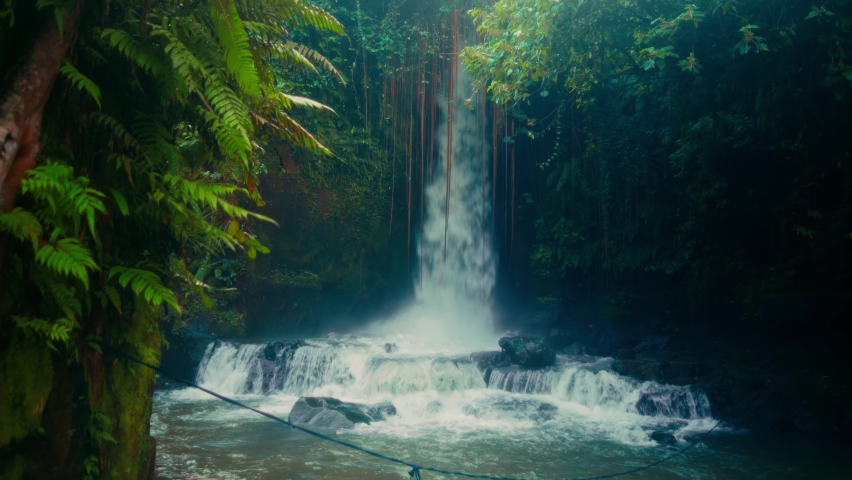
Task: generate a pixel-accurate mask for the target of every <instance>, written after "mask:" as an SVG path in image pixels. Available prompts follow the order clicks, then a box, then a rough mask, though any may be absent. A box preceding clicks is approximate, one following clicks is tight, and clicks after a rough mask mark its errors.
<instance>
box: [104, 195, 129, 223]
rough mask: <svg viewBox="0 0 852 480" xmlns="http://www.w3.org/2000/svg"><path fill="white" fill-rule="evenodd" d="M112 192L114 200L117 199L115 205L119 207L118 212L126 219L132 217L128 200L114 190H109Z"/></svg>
mask: <svg viewBox="0 0 852 480" xmlns="http://www.w3.org/2000/svg"><path fill="white" fill-rule="evenodd" d="M109 191H110V192H112V196H113V198H115V204H116V205H118V210H119V211H120V212H121V214H122V215H124V216H125V217H126V216H128V215H130V208H128V206H127V199H126V198H124V195H123V194H122V193H121V192H119V191H118V190H116V189H114V188H110V189H109Z"/></svg>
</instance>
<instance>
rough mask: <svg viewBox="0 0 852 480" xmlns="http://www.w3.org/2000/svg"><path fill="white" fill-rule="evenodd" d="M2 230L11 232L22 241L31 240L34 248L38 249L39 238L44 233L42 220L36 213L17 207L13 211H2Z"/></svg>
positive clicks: (0, 219)
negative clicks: (40, 220)
mask: <svg viewBox="0 0 852 480" xmlns="http://www.w3.org/2000/svg"><path fill="white" fill-rule="evenodd" d="M0 231H2V232H6V233H11V234H12V235H13V236H15V238H17V239H18V240H21V241H22V242H26V241H29V242H31V243H32V245H33V250H38V239H39V237H41V234H42V227H41V222H39V221H38V218H36V216H35V215H33V214H32V213H30V212H28V211H26V210H24V209H23V208H21V207H17V208H15V209H14V210H12V211H11V212H0Z"/></svg>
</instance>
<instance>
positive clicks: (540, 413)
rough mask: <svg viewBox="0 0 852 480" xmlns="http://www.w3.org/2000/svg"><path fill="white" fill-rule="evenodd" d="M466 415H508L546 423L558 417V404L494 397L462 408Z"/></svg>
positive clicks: (479, 416)
mask: <svg viewBox="0 0 852 480" xmlns="http://www.w3.org/2000/svg"><path fill="white" fill-rule="evenodd" d="M462 411H464V413H465V415H472V416H474V417H476V418H487V417H489V416H491V415H494V414H498V415H506V414H508V415H509V416H510V417H512V418H516V419H518V420H533V421H534V422H536V423H544V422H546V421H548V420H553V419H554V418H556V412H557V411H558V409H557V408H556V405H553V404H550V403H547V402H542V401H540V400H533V399H529V398H509V397H492V398H488V399H485V400H483V401H480V402H478V403H475V404H471V405H465V406H464V408H462Z"/></svg>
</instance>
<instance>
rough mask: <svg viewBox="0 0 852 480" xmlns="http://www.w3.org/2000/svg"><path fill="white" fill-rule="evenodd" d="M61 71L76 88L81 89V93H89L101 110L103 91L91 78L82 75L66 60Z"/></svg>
mask: <svg viewBox="0 0 852 480" xmlns="http://www.w3.org/2000/svg"><path fill="white" fill-rule="evenodd" d="M59 71H60V72H61V73H62V74H63V75H65V76H66V77H67V78H68V80H70V81H71V83H72V84H74V86H76V87H77V88H78V89H80V90H81V91H82V90H85V91H87V92H89V95H91V96H92V98H93V99H94V100H95V103H97V104H98V108H101V89H100V87H98V86H97V85H96V84H95V82H93V81H91V80H90V79H89V77H87V76H85V75H83V74H82V73H80V71H79V70H77V69H76V68H75V67H74V65H72V64H71V62H70V61H68V59H66V60H65V62H64V64H63V65H62V67H61V68H60V69H59Z"/></svg>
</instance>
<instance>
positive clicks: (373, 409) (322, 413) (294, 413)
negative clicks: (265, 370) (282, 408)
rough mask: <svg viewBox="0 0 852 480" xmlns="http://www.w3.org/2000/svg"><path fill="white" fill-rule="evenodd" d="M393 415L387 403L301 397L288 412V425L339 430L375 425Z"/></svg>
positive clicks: (394, 410)
mask: <svg viewBox="0 0 852 480" xmlns="http://www.w3.org/2000/svg"><path fill="white" fill-rule="evenodd" d="M393 415H396V407H394V406H393V405H391V404H390V403H381V404H377V405H363V404H360V403H350V402H342V401H340V400H338V399H336V398H330V397H302V398H300V399H299V400H298V401H297V402H296V404H295V405H293V409H292V410H290V417H289V419H290V422H292V423H294V424H296V425H300V426H303V427H313V428H322V429H328V430H340V429H348V428H354V427H355V424H356V423H366V424H368V425H369V424H370V423H371V422H377V421H381V420H385V419H386V418H387V417H389V416H393Z"/></svg>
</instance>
